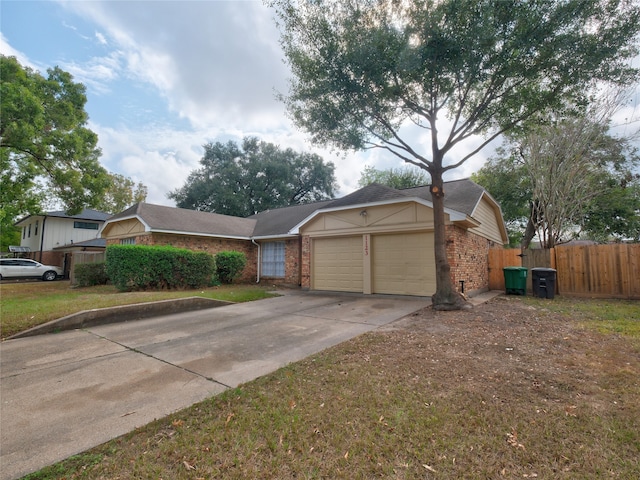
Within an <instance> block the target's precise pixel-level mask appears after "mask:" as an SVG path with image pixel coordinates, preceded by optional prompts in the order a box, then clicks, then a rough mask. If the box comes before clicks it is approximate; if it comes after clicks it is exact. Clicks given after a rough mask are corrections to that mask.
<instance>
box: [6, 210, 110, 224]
mask: <svg viewBox="0 0 640 480" xmlns="http://www.w3.org/2000/svg"><path fill="white" fill-rule="evenodd" d="M32 217H39V218H41V217H58V218H71V219H73V220H91V221H94V222H104V221H106V220H107V219H108V218H109V217H111V214H110V213H105V212H100V211H98V210H92V209H91V208H85V209H84V210H82V212H80V213H78V214H77V215H68V214H67V213H66V212H65V211H64V210H56V211H53V212H46V213H42V214H40V215H27V216H26V217H24V218H22V219H20V220H18V221H17V222H16V223H15V225H16V226H19V225H20V224H21V223H23V222H25V221H27V220H28V219H30V218H32Z"/></svg>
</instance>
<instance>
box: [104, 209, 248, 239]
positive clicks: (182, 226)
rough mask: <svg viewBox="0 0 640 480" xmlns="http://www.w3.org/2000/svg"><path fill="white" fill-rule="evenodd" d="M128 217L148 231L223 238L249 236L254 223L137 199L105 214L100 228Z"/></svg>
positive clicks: (243, 237)
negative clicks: (115, 213)
mask: <svg viewBox="0 0 640 480" xmlns="http://www.w3.org/2000/svg"><path fill="white" fill-rule="evenodd" d="M130 218H136V219H138V220H139V221H140V222H141V223H142V224H143V225H144V226H145V230H146V231H150V232H151V231H152V232H158V233H178V234H196V235H205V236H213V237H224V238H242V239H246V238H250V237H251V236H252V234H253V230H254V227H255V225H256V220H254V219H249V218H240V217H232V216H229V215H220V214H219V213H210V212H200V211H197V210H188V209H186V208H175V207H166V206H163V205H154V204H151V203H144V202H140V203H136V204H135V205H133V206H131V207H129V208H128V209H126V210H125V211H123V212H121V213H118V214H117V215H114V216H113V217H111V218H109V220H107V222H106V223H105V225H104V227H103V230H104V229H105V228H106V227H107V226H108V225H109V224H111V223H113V222H115V221H119V220H126V219H130Z"/></svg>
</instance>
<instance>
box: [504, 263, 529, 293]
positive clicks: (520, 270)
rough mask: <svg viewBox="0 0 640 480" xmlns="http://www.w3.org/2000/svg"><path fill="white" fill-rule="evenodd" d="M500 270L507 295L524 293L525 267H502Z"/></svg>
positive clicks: (525, 284) (525, 282)
mask: <svg viewBox="0 0 640 480" xmlns="http://www.w3.org/2000/svg"><path fill="white" fill-rule="evenodd" d="M502 270H503V271H504V286H505V288H506V290H507V295H510V294H511V295H526V294H527V267H504V268H503V269H502Z"/></svg>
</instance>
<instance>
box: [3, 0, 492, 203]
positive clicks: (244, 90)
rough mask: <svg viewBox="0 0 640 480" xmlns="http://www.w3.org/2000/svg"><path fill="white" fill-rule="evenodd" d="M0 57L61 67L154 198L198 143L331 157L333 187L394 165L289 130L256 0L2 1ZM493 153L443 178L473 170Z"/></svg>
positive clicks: (264, 14) (102, 135)
mask: <svg viewBox="0 0 640 480" xmlns="http://www.w3.org/2000/svg"><path fill="white" fill-rule="evenodd" d="M0 53H2V54H4V55H14V56H16V57H17V58H18V60H19V61H20V62H21V63H22V64H23V65H28V66H30V67H32V68H34V69H36V70H39V71H40V72H41V73H45V72H46V69H47V68H50V67H53V66H56V65H57V66H59V67H60V68H62V69H63V70H66V71H68V72H70V73H71V74H73V76H74V79H75V81H77V82H81V83H83V84H84V85H85V86H86V87H87V99H88V100H87V104H86V110H87V112H88V114H89V117H90V122H89V128H91V129H92V130H93V131H94V132H96V133H97V134H98V137H99V147H100V148H101V149H102V157H101V162H102V164H103V165H104V166H105V167H106V168H107V169H108V170H109V171H111V172H114V173H120V174H122V175H125V176H127V177H130V178H132V179H133V180H135V181H136V182H138V181H140V182H142V183H144V184H145V185H147V187H148V188H149V196H148V198H147V201H148V202H151V203H158V204H164V205H172V204H173V202H172V201H171V200H168V199H167V198H166V194H167V193H168V192H169V191H171V190H174V189H176V188H179V187H181V186H182V185H183V184H184V181H185V180H186V178H187V176H188V175H189V173H190V172H191V171H192V170H193V169H195V168H198V161H199V160H200V158H201V157H202V154H203V149H202V145H203V144H205V143H207V142H215V141H224V142H226V141H228V140H235V141H239V140H241V139H242V138H243V137H244V136H247V135H253V136H257V137H259V138H260V139H262V140H265V141H268V142H273V143H276V144H278V145H281V146H282V147H292V148H294V149H296V150H298V151H313V152H315V153H319V154H320V155H321V156H323V158H324V159H325V160H326V161H333V162H334V164H335V165H336V177H337V179H338V183H339V188H340V194H341V195H344V194H347V193H349V192H351V191H353V190H355V189H356V188H357V182H358V179H359V177H360V172H361V171H362V170H363V168H364V166H365V165H372V166H375V167H376V168H380V169H385V168H391V167H399V166H401V165H402V163H400V162H399V161H398V160H397V159H395V158H394V157H392V156H391V155H390V154H385V153H384V152H382V151H374V152H368V153H361V152H347V153H346V154H342V155H340V154H335V153H332V152H329V151H327V150H322V149H319V148H316V147H313V146H312V145H311V144H310V143H309V141H308V137H307V135H306V134H304V133H303V132H300V131H298V130H296V129H295V128H294V127H293V126H292V124H291V123H290V121H289V120H288V119H287V117H286V115H285V111H284V106H283V105H282V104H281V103H279V102H278V101H277V100H276V99H275V92H276V91H280V92H286V88H287V78H288V77H289V72H288V70H287V66H286V64H285V63H284V62H283V55H282V52H281V50H280V46H279V43H278V32H277V30H276V27H275V24H274V22H273V18H272V12H271V11H270V10H269V9H268V8H267V7H265V6H264V5H263V3H262V1H260V0H255V1H252V0H235V1H233V0H232V1H215V0H206V1H205V0H201V1H168V0H167V1H159V0H155V1H152V0H146V1H131V0H127V1H124V0H122V1H119V0H107V1H92V0H87V1H80V0H66V1H64V0H62V1H53V0H51V1H31V0H2V1H1V2H0ZM413 140H414V142H415V143H414V144H418V145H419V144H421V143H422V144H424V147H425V150H426V149H427V147H428V145H429V140H428V139H427V138H424V137H420V136H416V137H415V138H414V139H413ZM473 143H474V142H470V143H469V144H468V145H461V146H459V147H460V148H458V149H457V151H456V152H455V154H454V157H452V158H451V161H454V160H455V156H461V155H462V154H463V153H465V152H466V151H469V149H471V148H472V147H473ZM490 153H491V152H490V151H487V152H482V153H481V154H480V155H477V156H476V157H474V158H472V159H471V160H469V161H468V162H467V163H465V164H464V165H463V167H461V168H460V169H458V170H456V171H455V172H454V174H453V175H452V176H451V177H450V178H462V177H467V176H469V175H470V174H471V173H472V172H474V171H476V170H477V169H478V168H480V167H481V166H482V164H483V163H484V161H485V158H486V157H487V156H488V155H489V154H490Z"/></svg>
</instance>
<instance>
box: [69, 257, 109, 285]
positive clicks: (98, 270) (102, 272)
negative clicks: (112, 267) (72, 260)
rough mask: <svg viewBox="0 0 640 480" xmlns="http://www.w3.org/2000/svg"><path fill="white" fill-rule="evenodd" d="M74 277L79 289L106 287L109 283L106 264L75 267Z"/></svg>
mask: <svg viewBox="0 0 640 480" xmlns="http://www.w3.org/2000/svg"><path fill="white" fill-rule="evenodd" d="M74 276H75V279H76V284H77V285H78V286H79V287H92V286H94V285H106V284H107V282H108V281H109V277H108V276H107V270H106V264H105V262H98V263H80V264H78V265H76V266H75V267H74Z"/></svg>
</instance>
